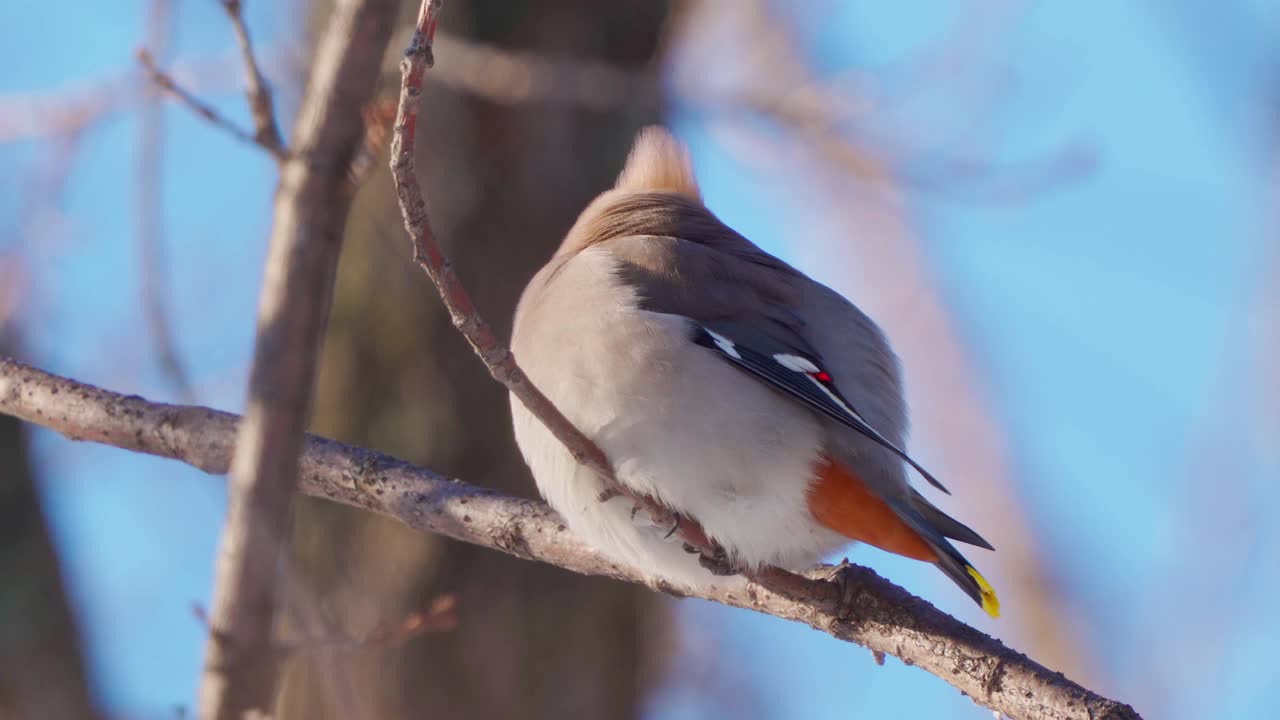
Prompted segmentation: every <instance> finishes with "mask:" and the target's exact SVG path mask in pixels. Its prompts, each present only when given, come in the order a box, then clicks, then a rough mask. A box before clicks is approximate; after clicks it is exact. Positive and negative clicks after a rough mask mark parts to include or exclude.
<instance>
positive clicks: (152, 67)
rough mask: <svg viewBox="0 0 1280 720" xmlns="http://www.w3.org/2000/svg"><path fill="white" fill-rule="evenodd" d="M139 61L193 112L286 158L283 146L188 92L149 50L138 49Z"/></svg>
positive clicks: (150, 75)
mask: <svg viewBox="0 0 1280 720" xmlns="http://www.w3.org/2000/svg"><path fill="white" fill-rule="evenodd" d="M138 62H140V63H142V67H143V69H144V70H146V71H147V76H148V77H149V78H150V79H151V82H153V83H155V85H156V86H157V87H159V88H160V89H161V90H164V91H165V92H168V93H169V94H170V95H173V97H175V98H176V99H177V100H178V102H181V103H182V104H183V105H186V106H187V108H189V109H190V110H191V112H194V113H195V114H196V115H199V116H200V117H202V118H204V119H205V120H207V121H208V122H209V123H210V124H212V125H214V126H215V127H218V128H221V129H222V130H224V131H226V132H227V133H228V134H229V135H231V136H232V137H234V138H235V139H237V140H240V141H242V142H246V143H249V144H251V145H257V146H258V147H260V148H262V149H263V150H266V151H267V152H268V153H271V156H272V157H274V158H275V159H276V160H278V161H283V160H284V159H285V158H286V156H287V153H286V152H285V151H284V149H283V148H281V147H273V146H271V145H269V144H266V143H264V142H262V141H260V140H258V138H257V137H256V136H255V135H254V134H253V133H251V132H249V131H248V130H245V129H244V128H242V127H240V126H239V125H236V124H235V123H234V122H232V121H231V120H230V119H228V118H227V117H226V116H225V115H223V114H222V113H220V112H218V111H217V110H214V109H213V107H212V106H210V105H209V104H208V103H205V102H204V101H203V100H201V99H200V98H198V97H196V96H195V95H192V94H191V93H189V92H187V91H186V90H185V89H184V88H183V87H182V86H181V85H179V84H178V83H177V82H176V81H175V80H174V79H173V78H171V77H169V76H168V75H167V74H166V73H165V72H164V71H163V70H161V69H160V68H159V67H157V66H156V63H155V59H154V58H152V57H151V53H149V52H147V51H146V50H145V49H143V50H139V51H138Z"/></svg>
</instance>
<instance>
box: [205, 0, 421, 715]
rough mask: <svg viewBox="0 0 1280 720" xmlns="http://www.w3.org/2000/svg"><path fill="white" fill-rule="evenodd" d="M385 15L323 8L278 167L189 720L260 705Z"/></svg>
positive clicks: (360, 7) (345, 6) (346, 6)
mask: <svg viewBox="0 0 1280 720" xmlns="http://www.w3.org/2000/svg"><path fill="white" fill-rule="evenodd" d="M395 9H396V3H395V2H394V0H343V1H341V2H339V3H337V6H336V7H335V8H334V10H333V13H332V17H331V20H330V21H329V25H328V28H327V29H326V31H325V34H324V36H323V37H322V38H321V41H320V44H319V46H318V48H317V51H316V59H315V64H314V68H313V70H312V74H311V79H310V82H309V83H308V86H307V92H306V95H305V96H304V97H303V100H302V105H301V107H300V108H299V111H298V119H297V124H296V126H295V129H294V137H295V138H296V140H295V147H296V148H297V149H298V152H297V153H292V154H290V155H288V156H287V157H286V159H285V160H284V162H283V163H282V165H281V170H280V184H279V187H278V188H277V191H276V196H275V198H276V199H275V210H274V216H273V220H272V229H271V238H270V241H269V245H268V251H267V261H266V271H265V276H264V279H263V285H262V293H261V295H260V299H259V304H258V334H257V340H256V342H255V347H254V357H253V366H252V369H251V371H250V376H249V398H248V405H247V407H248V411H247V413H246V415H245V420H244V422H243V423H242V424H241V427H240V428H239V432H240V434H239V438H238V441H237V445H236V447H237V452H236V454H235V457H234V461H233V464H232V469H231V483H230V492H229V495H230V502H229V506H228V512H227V521H226V525H225V527H224V528H223V534H222V539H221V544H220V550H219V555H218V562H217V565H216V568H215V576H214V597H213V601H212V603H211V608H210V610H211V614H210V623H211V627H212V630H213V631H212V632H211V633H210V641H209V646H208V651H207V656H206V662H205V669H204V673H203V676H202V678H201V683H200V693H199V716H200V717H201V718H208V719H210V720H224V719H227V720H230V719H231V718H240V717H242V716H244V715H245V714H246V713H249V712H251V711H259V712H265V711H267V710H268V709H269V708H270V706H271V703H272V701H273V699H274V698H273V695H274V687H275V672H274V667H273V663H272V662H271V660H272V653H270V652H269V651H270V643H271V630H272V625H273V622H274V616H275V609H276V606H277V603H278V595H279V588H278V587H277V578H278V573H277V570H278V566H279V561H280V558H281V550H282V547H283V545H284V544H285V541H286V539H287V538H288V537H289V530H290V526H291V523H292V499H293V494H294V490H295V488H294V484H295V478H296V477H297V471H298V455H299V451H300V450H301V447H302V442H303V439H302V429H303V427H304V425H305V423H306V420H307V416H308V414H309V412H310V408H311V396H312V385H313V384H314V382H315V365H316V353H317V350H318V349H319V346H320V341H321V337H322V335H323V331H324V326H325V322H326V319H327V317H328V313H329V305H330V302H331V299H332V296H333V280H334V275H335V273H336V271H337V264H338V255H339V250H340V248H341V243H342V233H343V229H344V227H345V224H346V218H347V211H348V209H349V207H350V193H349V192H347V183H346V168H347V166H348V164H349V163H350V160H351V158H352V157H353V156H354V155H355V153H356V150H357V146H358V145H359V143H360V141H361V137H362V135H363V132H364V126H363V122H362V120H361V117H360V108H361V107H363V106H364V105H365V103H367V102H368V101H369V99H370V96H371V94H372V92H373V88H374V85H375V80H376V78H377V74H378V69H379V65H380V63H381V60H382V55H383V52H384V51H385V49H386V44H387V41H388V40H389V39H390V36H391V26H392V23H393V20H394V18H395Z"/></svg>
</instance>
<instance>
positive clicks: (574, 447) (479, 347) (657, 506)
mask: <svg viewBox="0 0 1280 720" xmlns="http://www.w3.org/2000/svg"><path fill="white" fill-rule="evenodd" d="M443 5H444V2H443V0H423V2H422V5H421V6H420V8H419V11H418V22H417V24H416V26H415V29H414V32H413V36H412V38H411V39H410V41H409V48H408V49H407V50H406V51H405V56H404V60H402V61H401V62H400V74H401V86H400V104H399V107H398V109H397V112H396V124H395V131H394V132H393V133H392V137H391V177H392V180H393V181H394V182H395V186H396V195H397V198H398V200H399V203H400V214H401V215H402V216H403V218H404V226H405V230H406V231H407V232H408V233H409V238H410V241H411V242H412V243H413V260H414V262H416V263H417V264H418V265H419V266H420V267H421V268H422V269H423V271H424V272H426V274H427V277H429V278H430V279H431V282H432V284H433V285H435V288H436V290H437V292H439V294H440V299H441V300H442V301H443V302H444V306H445V308H446V309H447V310H448V311H449V317H450V319H451V320H452V321H453V325H454V327H456V328H457V329H458V331H459V332H461V333H462V335H463V337H465V338H466V339H467V342H468V343H470V345H471V348H472V349H473V350H475V352H476V355H478V356H480V360H481V361H482V362H483V363H484V365H485V367H486V368H488V370H489V374H490V375H492V376H493V379H494V380H497V381H498V382H499V383H501V384H502V385H503V386H504V387H506V388H507V390H509V391H510V392H511V394H512V395H514V396H515V397H516V398H518V399H519V400H520V402H521V403H523V404H524V406H525V407H526V408H528V409H529V411H530V412H532V413H533V414H534V416H535V417H537V418H538V419H539V420H540V421H541V422H542V424H543V425H545V426H546V427H547V429H548V430H550V431H551V433H552V434H553V435H554V436H555V437H556V439H558V440H559V441H560V442H561V443H562V444H564V446H565V447H566V448H567V449H568V450H569V452H570V454H572V455H573V458H574V459H575V460H576V461H577V462H579V463H581V464H582V465H585V466H587V467H589V468H591V469H592V470H594V471H595V472H596V474H597V475H599V476H600V478H601V481H602V482H603V483H604V486H605V490H604V491H603V492H602V493H601V495H600V501H601V502H604V501H605V500H608V499H609V498H612V497H618V496H625V497H627V498H629V499H630V500H631V501H632V502H633V503H635V504H636V505H637V506H639V507H641V508H643V509H644V510H645V512H646V513H648V515H649V516H650V517H651V518H652V519H653V520H654V521H655V522H657V523H661V524H664V525H671V526H673V527H675V528H676V531H677V532H678V534H679V536H680V538H681V539H682V540H683V541H684V542H686V543H688V544H690V545H692V546H693V547H694V548H696V549H698V550H700V551H702V553H703V554H704V555H705V556H707V557H714V556H716V555H717V552H716V551H717V548H716V547H715V546H714V544H713V543H712V542H710V541H709V540H708V538H707V536H706V534H705V533H704V532H703V531H702V528H701V527H699V525H698V523H697V522H696V521H695V520H694V519H693V518H680V522H678V523H677V515H676V513H675V512H673V511H672V510H671V508H668V507H666V506H664V505H662V504H661V503H659V502H657V501H656V500H655V499H654V498H652V497H650V496H648V495H641V494H638V493H636V492H634V491H632V490H631V489H630V488H628V487H627V486H625V485H623V484H622V483H620V482H618V479H617V477H616V476H615V475H614V472H613V467H612V465H611V464H610V462H609V459H608V458H607V457H606V456H605V454H604V452H602V451H601V450H600V448H599V447H598V446H596V444H595V443H594V442H593V441H592V440H591V439H590V438H588V437H587V436H586V435H583V434H582V432H581V431H579V430H578V429H577V428H576V427H574V425H573V423H572V422H570V421H569V419H568V418H566V417H565V416H564V415H563V414H562V413H561V412H560V410H559V409H558V408H556V406H555V405H554V404H552V402H551V401H550V400H548V399H547V397H546V395H543V394H542V391H540V390H538V388H537V387H536V386H534V384H533V383H532V382H530V381H529V378H528V376H526V375H525V374H524V371H523V370H521V369H520V366H519V365H517V364H516V360H515V356H513V355H512V354H511V351H510V350H508V349H507V347H506V346H504V345H503V344H502V342H501V341H499V340H498V338H497V336H496V335H494V334H493V330H492V329H491V328H490V326H489V324H488V323H487V322H485V321H484V318H482V317H480V313H479V311H477V310H476V307H475V305H474V303H472V302H471V295H470V293H468V292H467V289H466V288H465V287H464V286H463V285H462V281H461V280H460V279H459V278H458V275H457V273H456V272H454V270H453V266H452V265H451V264H450V263H449V259H448V258H447V257H445V255H444V253H443V252H442V251H441V249H440V244H439V242H438V241H437V240H436V236H435V231H434V230H432V228H431V219H430V218H429V217H428V215H427V205H426V201H425V200H423V197H422V190H421V189H420V187H419V185H418V172H417V166H416V163H415V159H414V151H415V149H416V133H417V127H418V105H419V101H420V99H421V97H422V82H423V77H424V75H425V74H426V70H427V68H429V67H431V66H432V65H433V64H434V62H435V60H434V57H433V54H432V40H433V39H434V37H435V31H436V17H437V16H438V15H439V13H440V9H441V7H442V6H443ZM773 572H776V573H778V574H780V575H781V574H787V573H783V572H782V571H780V570H779V571H773Z"/></svg>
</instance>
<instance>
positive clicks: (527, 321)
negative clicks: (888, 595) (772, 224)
mask: <svg viewBox="0 0 1280 720" xmlns="http://www.w3.org/2000/svg"><path fill="white" fill-rule="evenodd" d="M511 343H512V349H513V351H514V353H515V355H516V359H517V360H518V361H519V363H520V364H521V366H522V367H523V368H524V370H525V372H526V373H527V374H528V376H529V377H530V379H531V380H532V381H533V382H534V384H535V385H537V387H538V388H540V389H541V390H542V392H543V393H545V394H546V395H547V397H548V398H550V400H551V401H552V402H553V403H555V404H556V406H557V407H559V409H560V410H561V411H562V412H563V413H564V415H565V416H566V417H567V418H568V419H569V420H570V421H572V422H573V423H574V424H575V425H576V426H577V427H578V429H579V430H581V431H582V432H583V433H585V434H586V435H587V436H588V437H590V438H591V439H592V440H594V441H595V442H596V444H597V445H599V447H600V449H601V450H603V451H604V453H605V454H606V455H607V456H608V457H609V459H610V460H611V461H612V463H613V466H614V469H615V471H616V473H617V476H618V480H619V481H621V482H622V483H624V484H626V485H627V486H629V487H630V488H631V489H633V490H635V491H637V492H638V493H641V494H647V495H649V496H651V497H653V498H654V499H656V500H658V501H659V502H661V503H663V504H665V505H666V506H668V507H670V508H671V509H672V510H674V511H676V512H678V513H679V514H680V515H681V516H683V517H685V518H689V519H691V520H693V521H696V522H697V523H698V525H700V526H701V528H702V530H703V531H704V532H705V533H706V536H707V537H708V538H710V539H712V540H714V541H715V542H717V543H718V544H719V545H720V546H721V547H723V548H724V550H725V551H726V557H725V558H723V559H722V560H727V563H725V564H726V565H727V566H728V567H736V568H752V569H754V568H759V567H761V566H766V565H774V566H778V567H781V568H785V569H791V570H805V569H809V568H811V567H813V566H814V565H815V564H816V563H818V562H819V561H820V560H821V559H822V558H823V557H824V556H826V555H828V554H830V553H832V552H835V551H836V550H839V549H840V548H841V547H843V546H845V545H847V544H849V543H850V542H851V541H861V542H865V543H869V544H871V545H875V546H876V547H879V548H882V549H884V550H887V551H889V552H892V553H896V554H898V555H904V556H906V557H910V558H915V559H917V560H923V561H926V562H932V563H934V564H936V565H937V566H938V567H939V568H940V569H941V570H942V571H943V572H944V573H946V575H947V577H949V578H951V579H952V580H953V581H954V582H955V583H956V584H957V585H959V586H960V587H961V588H963V589H964V591H965V592H966V593H968V594H969V596H970V597H972V598H973V599H974V600H975V601H977V602H978V603H979V604H980V605H981V606H982V608H983V609H984V610H985V611H986V612H987V613H988V614H990V615H992V616H993V617H994V616H995V615H996V614H997V612H998V609H999V603H998V601H997V600H996V596H995V593H994V592H993V591H992V590H991V587H990V586H989V585H988V584H987V582H986V580H984V579H983V577H982V576H981V575H980V574H978V571H977V570H975V569H974V567H973V566H972V565H970V564H969V562H968V561H966V560H965V559H964V557H963V556H961V555H960V553H959V552H958V551H957V550H956V549H955V547H954V546H952V544H951V543H950V542H949V541H948V538H951V539H954V540H958V541H961V542H964V543H969V544H971V545H977V546H979V547H983V548H987V549H991V545H989V544H988V543H987V542H986V541H985V540H983V539H982V538H981V537H980V536H979V535H978V534H977V533H975V532H974V531H973V530H970V529H969V528H968V527H965V526H964V525H963V524H961V523H959V522H957V521H956V520H954V519H952V518H950V517H948V516H947V515H946V514H945V513H943V512H942V511H941V510H939V509H938V508H936V507H934V506H933V505H932V504H931V503H930V502H929V501H928V500H926V499H925V498H924V496H922V495H921V494H920V493H919V492H917V491H916V490H915V489H913V488H912V487H911V485H910V484H908V482H907V476H906V465H910V466H911V467H913V468H915V469H916V470H917V471H918V472H919V473H920V475H921V476H922V477H924V478H925V479H926V480H928V481H929V482H930V483H931V484H933V485H935V486H936V487H938V488H940V489H943V490H944V491H945V488H942V486H941V485H940V484H939V483H938V481H937V480H935V479H934V478H933V477H932V476H931V475H929V474H928V473H927V472H926V471H925V470H924V469H923V468H921V467H920V466H919V465H918V464H916V463H915V462H914V461H913V460H911V458H909V457H908V456H907V455H906V453H905V452H903V450H902V449H901V448H902V447H903V440H904V436H905V434H906V427H907V419H906V411H905V408H904V406H903V398H902V387H901V383H900V381H899V378H898V375H899V372H898V362H897V358H896V357H895V356H894V354H893V351H892V350H890V348H889V346H888V344H887V342H886V340H885V338H884V335H883V334H882V333H881V331H880V329H879V328H878V327H877V326H876V324H875V323H874V322H872V321H871V320H870V319H869V318H868V317H867V316H866V315H864V314H863V313H862V312H861V311H860V310H858V308H856V307H854V306H853V305H852V304H851V303H849V301H847V300H845V299H844V298H843V297H841V296H840V295H838V294H836V293H835V292H834V291H832V290H830V289H828V288H827V287H825V286H823V285H821V284H819V283H818V282H815V281H814V280H812V279H810V278H808V277H806V276H805V275H803V274H802V273H800V272H799V271H797V270H796V269H794V268H792V267H791V266H789V265H787V264H786V263H784V262H782V261H781V260H779V259H777V258H775V257H773V256H772V255H769V254H768V253H766V252H764V251H763V250H761V249H760V248H758V247H756V246H755V245H754V244H752V243H751V241H749V240H747V239H746V238H744V237H743V236H741V235H739V234H738V233H736V232H734V231H733V230H732V229H730V228H729V227H728V226H726V225H725V224H724V223H722V222H720V220H719V219H717V218H716V216H715V215H713V214H712V213H711V211H709V210H708V209H707V208H706V207H705V206H703V204H702V201H701V196H700V194H699V191H698V186H697V183H696V182H695V181H694V178H693V170H692V167H691V166H690V164H689V159H688V155H687V152H686V151H685V149H684V148H683V146H681V145H680V144H679V143H678V141H676V140H675V139H674V138H673V137H672V136H671V135H670V134H669V133H668V132H667V131H665V130H663V129H661V128H657V127H651V128H647V129H645V130H643V131H642V132H641V133H640V135H639V136H638V137H637V139H636V143H635V147H634V148H633V149H632V151H631V155H630V157H629V158H628V160H627V164H626V167H625V168H624V169H623V171H622V174H621V175H620V176H619V178H618V181H617V184H616V185H615V186H614V187H613V188H612V189H611V190H608V191H606V192H605V193H603V194H601V195H600V196H599V197H598V198H596V199H595V201H593V202H592V203H591V204H590V205H589V206H588V207H587V209H586V210H585V211H583V213H582V215H581V216H580V217H579V218H578V221H577V223H576V224H574V226H573V228H572V229H571V230H570V231H569V234H568V236H567V237H566V238H565V240H564V242H563V243H562V244H561V245H560V249H559V250H558V251H556V253H555V255H554V256H553V257H552V258H551V260H550V261H549V262H548V263H547V265H546V266H545V267H543V268H542V269H541V270H540V271H539V272H538V273H537V274H536V275H535V276H534V277H533V279H532V280H531V281H530V282H529V286H528V287H527V288H525V291H524V294H523V296H522V297H521V298H520V304H519V306H518V308H517V310H516V316H515V328H514V331H513V336H512V341H511ZM512 415H513V416H514V423H515V435H516V441H517V442H518V443H519V445H520V449H521V451H522V452H523V454H524V457H525V461H526V462H528V464H529V467H530V468H531V469H532V471H533V476H534V478H535V479H536V481H537V483H538V488H539V489H540V490H541V492H542V494H543V496H544V497H546V499H547V501H548V502H550V503H551V505H552V506H553V507H554V508H555V509H556V510H557V511H559V512H560V514H561V515H563V516H564V518H565V520H566V522H567V523H568V525H569V527H570V529H572V530H573V532H574V533H576V534H577V535H578V536H579V537H581V538H582V539H583V540H584V541H586V542H587V543H589V544H590V545H592V546H593V547H595V548H596V549H597V550H599V551H600V552H601V553H603V554H604V555H606V556H607V557H609V558H610V559H611V560H613V561H614V562H618V563H621V564H625V565H628V566H631V567H633V568H635V569H636V570H638V571H639V572H640V573H641V574H643V575H645V576H648V577H651V578H660V579H663V580H667V581H671V582H676V583H683V584H687V585H692V586H695V587H697V586H705V585H710V584H714V583H716V582H717V578H716V576H715V575H713V574H712V572H711V571H709V570H708V569H707V565H710V563H707V564H706V565H704V563H703V562H699V557H697V556H695V555H691V554H689V553H688V552H686V551H685V550H684V549H683V548H682V544H681V542H680V540H679V538H677V537H671V528H664V527H658V526H656V525H655V524H654V523H653V522H651V521H649V520H648V518H647V516H646V515H645V514H644V513H636V512H635V511H634V508H633V506H632V503H631V502H630V501H628V500H627V499H626V498H624V497H615V498H613V499H610V500H607V501H604V502H601V500H600V495H601V492H602V490H603V485H602V483H601V481H600V479H599V478H598V477H597V476H596V475H595V474H594V473H593V472H592V471H591V470H589V469H588V468H586V467H584V466H581V465H579V464H578V463H576V462H575V461H574V459H573V458H572V457H571V456H570V454H569V452H568V451H567V450H566V449H565V448H564V447H563V446H562V445H561V444H560V443H559V442H558V441H557V440H556V439H555V438H554V437H553V436H552V435H551V433H550V432H548V431H547V430H546V429H545V428H544V427H543V426H542V424H541V423H540V422H539V421H538V420H537V419H535V418H534V417H533V416H531V415H530V414H529V413H528V411H527V410H525V408H524V406H523V405H522V404H521V403H520V402H519V401H518V400H516V399H515V398H514V397H513V398H512Z"/></svg>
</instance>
